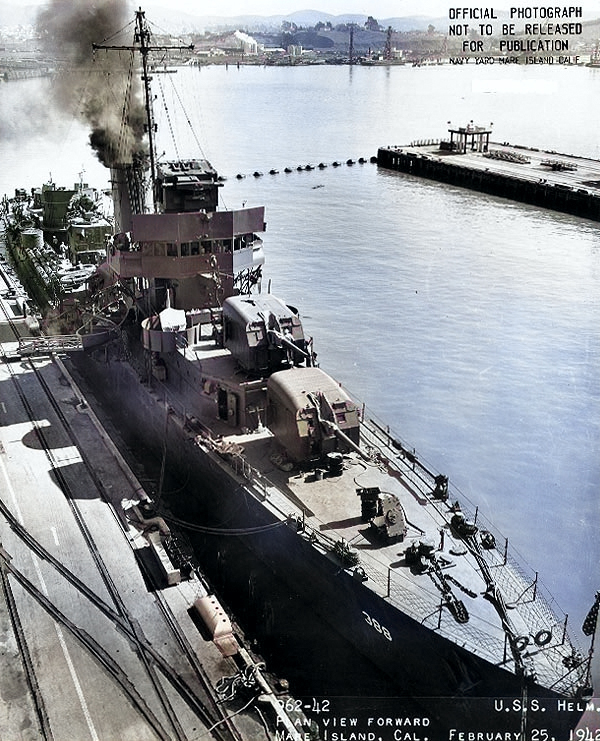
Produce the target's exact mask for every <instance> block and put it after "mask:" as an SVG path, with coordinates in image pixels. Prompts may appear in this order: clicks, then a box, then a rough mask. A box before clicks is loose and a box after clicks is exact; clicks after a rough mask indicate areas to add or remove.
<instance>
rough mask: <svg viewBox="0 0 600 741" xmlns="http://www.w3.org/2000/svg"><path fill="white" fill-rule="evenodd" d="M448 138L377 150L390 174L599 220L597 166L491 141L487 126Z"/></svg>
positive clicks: (469, 127)
mask: <svg viewBox="0 0 600 741" xmlns="http://www.w3.org/2000/svg"><path fill="white" fill-rule="evenodd" d="M448 132H449V134H450V139H445V140H441V141H431V140H426V141H422V142H414V143H411V144H410V145H408V146H388V147H380V148H379V149H378V151H377V164H378V166H379V167H382V168H385V169H388V170H397V171H399V172H405V173H408V174H410V175H417V176H419V177H424V178H429V179H431V180H438V181H440V182H442V183H450V184H452V185H459V186H461V187H463V188H470V189H472V190H478V191H480V192H482V193H489V194H491V195H495V196H501V197H503V198H510V199H512V200H515V201H521V202H523V203H529V204H531V205H533V206H541V207H542V208H548V209H552V210H554V211H562V212H563V213H568V214H572V215H573V216H580V217H583V218H587V219H593V220H594V221H600V161H598V160H594V159H589V158H586V157H576V156H573V155H568V154H560V153H558V152H554V151H544V150H540V149H535V148H532V147H524V146H519V145H510V144H507V143H496V142H492V141H490V136H491V133H492V130H491V126H489V127H486V126H476V125H474V124H473V123H470V124H468V125H467V126H460V127H452V126H450V127H449V129H448Z"/></svg>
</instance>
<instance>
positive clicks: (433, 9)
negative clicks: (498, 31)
mask: <svg viewBox="0 0 600 741" xmlns="http://www.w3.org/2000/svg"><path fill="white" fill-rule="evenodd" d="M0 1H1V0H0ZM65 1H68V0H65ZM71 2H80V0H71ZM28 4H31V5H44V0H28ZM133 4H134V5H135V6H136V7H137V6H139V5H141V7H142V9H144V10H151V9H152V8H153V7H162V8H165V7H166V8H172V9H176V10H181V11H183V12H187V13H191V14H193V15H198V16H209V15H218V16H235V15H248V14H251V15H282V14H288V13H293V12H294V11H296V10H320V11H323V12H325V13H330V14H331V15H342V14H344V13H356V14H359V15H365V16H367V15H372V16H374V17H375V18H377V19H379V18H392V17H401V16H404V15H426V16H432V17H440V16H448V11H449V9H450V8H451V7H477V8H481V7H488V8H494V9H496V10H506V9H508V8H510V7H513V6H515V7H528V6H555V5H559V4H560V5H563V4H564V5H581V7H582V8H583V12H584V15H587V14H588V13H592V14H594V15H596V14H597V15H600V0H580V2H577V3H573V2H569V3H566V2H565V3H562V2H561V3H557V2H555V0H454V1H453V0H200V2H198V0H141V2H140V0H135V2H133Z"/></svg>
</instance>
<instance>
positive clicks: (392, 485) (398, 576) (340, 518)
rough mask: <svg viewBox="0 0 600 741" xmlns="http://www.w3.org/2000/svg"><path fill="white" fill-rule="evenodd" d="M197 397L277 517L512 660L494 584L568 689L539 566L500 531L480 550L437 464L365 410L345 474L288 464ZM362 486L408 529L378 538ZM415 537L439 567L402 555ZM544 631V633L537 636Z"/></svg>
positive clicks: (406, 605) (560, 637)
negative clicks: (460, 525) (530, 567)
mask: <svg viewBox="0 0 600 741" xmlns="http://www.w3.org/2000/svg"><path fill="white" fill-rule="evenodd" d="M181 352H182V353H183V354H184V355H186V356H187V357H188V358H189V359H190V360H192V362H194V363H197V364H198V367H202V369H203V370H202V373H203V377H204V373H206V374H207V375H208V376H210V377H212V378H215V377H216V376H218V375H220V376H221V377H222V378H223V379H224V380H225V381H226V383H227V384H234V383H235V382H236V379H237V381H238V382H239V380H240V369H239V367H237V365H236V363H235V361H234V359H233V358H232V357H228V355H227V353H226V352H223V350H218V349H217V348H215V347H214V346H212V347H211V345H210V343H204V344H203V345H199V346H195V347H192V348H188V349H186V350H182V351H181ZM195 398H196V400H197V405H196V408H195V410H194V413H195V414H196V415H197V417H198V419H199V420H200V421H201V422H202V421H203V422H204V425H205V427H206V428H207V429H210V431H211V435H212V438H213V439H216V440H217V442H218V445H217V449H220V450H222V451H224V450H227V451H228V453H229V455H228V456H226V459H228V460H229V461H230V463H231V465H232V468H233V469H234V471H236V472H237V473H241V472H242V471H244V473H245V474H246V475H245V480H250V481H255V482H257V484H258V490H257V495H258V496H259V497H260V498H261V500H264V499H265V495H266V505H267V506H269V507H271V508H272V510H273V512H274V514H275V515H276V516H277V517H279V518H280V519H286V518H288V517H289V516H290V514H291V515H294V516H296V517H297V518H298V520H299V521H302V522H303V524H304V527H305V534H306V536H307V537H310V538H311V540H312V542H314V543H315V545H316V547H318V548H320V549H322V550H323V552H324V553H326V554H328V556H329V557H331V558H335V557H336V556H335V547H336V543H339V542H340V541H342V542H343V543H344V544H345V545H347V546H348V547H349V548H350V549H351V550H352V551H353V552H355V553H356V554H357V555H358V557H359V559H360V561H359V565H360V568H361V569H362V570H363V571H364V573H365V575H366V577H367V579H366V581H365V587H366V588H368V589H371V590H373V592H375V593H376V594H378V595H379V596H380V597H382V598H384V599H385V600H387V601H389V602H390V603H392V604H395V605H396V606H398V608H399V609H401V610H402V611H403V612H405V613H406V614H408V615H409V616H410V617H412V618H413V619H414V620H415V621H417V622H419V623H422V624H424V625H426V626H428V627H430V628H431V629H432V630H435V631H439V632H440V634H442V635H444V636H446V637H447V638H448V639H449V640H451V641H453V642H455V643H457V644H458V645H461V646H465V647H466V648H467V649H468V650H470V651H471V652H473V653H475V654H477V655H479V656H481V657H482V658H484V659H485V660H487V661H489V662H490V663H492V664H495V665H498V666H503V665H506V666H507V667H509V668H511V667H512V666H513V665H514V658H513V654H512V653H511V648H510V641H509V640H508V638H507V633H506V631H505V630H504V628H503V617H502V616H501V615H500V614H499V610H498V609H497V602H496V603H495V602H494V600H491V599H489V596H490V593H491V594H492V595H493V594H495V593H496V590H498V593H499V594H500V593H501V595H502V597H501V601H502V604H503V605H504V606H505V611H504V618H505V619H506V620H507V621H508V622H509V623H510V625H511V627H512V636H513V638H514V637H519V638H521V639H522V640H524V641H525V640H526V641H527V643H528V646H527V648H526V649H525V650H523V651H522V653H521V657H522V660H523V662H524V663H525V664H528V663H529V664H531V663H533V664H535V672H536V675H537V676H538V678H539V680H540V682H541V683H542V684H546V686H551V685H554V687H555V689H564V690H565V691H566V692H567V693H568V691H569V689H570V683H571V682H572V681H573V680H574V677H573V676H571V677H567V678H566V679H565V683H564V684H565V686H564V687H562V686H561V681H560V680H559V682H558V684H556V682H557V678H558V677H560V676H561V675H563V674H565V673H566V672H565V671H564V666H563V665H562V661H563V659H564V657H565V656H568V655H570V653H571V650H572V648H571V646H570V644H569V642H568V641H566V642H564V633H565V631H564V626H563V624H562V623H561V622H559V621H558V619H557V618H556V617H555V615H554V614H553V612H552V611H551V610H550V608H549V607H548V604H547V603H546V601H545V600H543V599H541V598H540V593H539V590H538V585H537V583H536V581H535V575H534V574H531V575H529V576H527V575H525V574H524V573H523V572H521V570H520V569H519V568H518V566H517V565H516V564H515V562H513V561H512V560H511V559H510V558H507V554H506V553H505V550H504V546H505V540H504V539H503V538H502V537H501V536H500V535H499V534H497V533H494V535H495V537H496V547H495V548H491V549H485V548H483V547H480V546H477V547H476V552H475V553H474V552H473V549H472V548H469V547H467V545H466V544H465V541H464V540H463V539H462V538H461V537H460V536H459V534H458V533H456V532H455V530H454V528H453V527H451V526H450V520H451V518H452V516H453V514H455V510H454V508H453V502H455V501H456V500H457V499H460V497H459V496H458V495H457V494H456V493H453V492H452V491H451V492H450V498H449V499H448V501H446V502H444V501H441V500H436V499H435V498H434V497H432V496H431V494H432V491H433V488H434V474H432V473H430V472H428V471H427V469H425V468H424V467H421V466H420V464H419V463H418V461H416V459H414V458H413V456H411V455H409V456H406V455H404V454H403V453H402V452H399V451H398V449H397V447H395V446H394V442H395V441H393V440H392V439H391V438H389V437H388V436H387V433H385V432H384V431H383V430H382V429H381V428H379V427H378V426H377V425H376V424H374V423H371V422H370V421H368V420H363V423H362V425H361V438H362V439H361V448H362V450H363V453H364V454H363V455H360V454H359V453H358V452H356V451H352V452H349V453H345V454H344V458H343V470H342V472H341V475H332V474H331V473H330V472H329V471H328V470H327V469H326V468H322V467H320V466H322V463H319V462H315V463H314V464H313V465H311V466H308V465H307V466H302V467H298V466H296V467H294V468H293V469H292V470H290V471H287V470H282V468H281V467H280V465H279V464H280V461H279V460H278V459H277V453H280V452H281V451H280V450H279V449H278V447H277V444H276V441H275V439H274V437H273V436H272V434H271V433H270V432H269V430H268V429H267V428H266V427H263V426H261V427H260V428H259V429H256V430H254V431H248V430H240V429H236V428H234V427H232V426H231V425H230V424H228V423H227V422H226V421H224V420H220V419H218V415H217V407H216V401H215V399H214V397H212V396H210V395H208V394H203V393H197V394H196V395H195ZM188 402H189V396H188ZM404 452H406V451H404ZM248 473H250V474H251V475H250V476H248ZM363 487H364V488H369V487H378V488H379V489H380V491H381V492H382V493H390V494H393V495H394V496H395V497H396V498H397V499H398V500H399V501H400V502H401V504H402V509H403V511H404V516H405V519H406V522H407V524H408V527H407V532H406V535H405V537H404V538H403V539H395V540H390V541H386V540H382V539H380V538H378V537H377V535H376V533H375V531H374V529H373V528H372V527H371V526H370V524H369V523H368V522H365V521H364V520H363V518H362V515H361V499H360V496H358V494H357V489H359V488H363ZM467 506H468V505H467ZM461 507H462V510H463V513H464V514H465V516H466V517H467V519H469V520H471V521H472V520H473V519H474V518H473V515H472V513H469V512H468V510H467V509H465V506H464V503H462V502H461ZM477 524H478V526H479V528H480V531H482V530H491V529H492V528H491V526H489V525H487V524H485V525H484V524H483V523H482V522H481V521H480V522H477ZM478 537H479V536H478ZM419 541H429V542H430V543H431V544H432V546H433V549H434V553H435V562H436V563H437V565H438V566H439V569H438V568H436V567H429V568H427V569H426V570H424V571H423V572H422V573H418V572H417V571H416V570H415V569H413V568H412V567H411V566H410V565H408V564H407V563H406V559H405V551H406V550H407V548H409V547H410V546H411V544H413V543H415V542H416V543H418V542H419ZM444 590H449V592H448V591H446V592H444ZM486 593H487V596H484V595H486ZM449 594H450V595H451V597H452V599H454V600H456V601H457V602H458V601H460V602H462V603H463V604H464V606H465V608H466V610H467V612H468V615H469V619H468V622H464V623H463V622H459V621H458V620H457V619H456V617H455V616H454V615H453V614H452V612H451V610H449V609H447V598H448V595H449ZM540 631H542V633H541V635H542V637H543V639H544V641H547V642H544V643H542V642H541V641H538V642H536V641H534V637H535V636H537V635H540ZM544 631H547V633H544Z"/></svg>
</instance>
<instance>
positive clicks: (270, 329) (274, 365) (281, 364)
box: [223, 294, 311, 377]
mask: <svg viewBox="0 0 600 741" xmlns="http://www.w3.org/2000/svg"><path fill="white" fill-rule="evenodd" d="M223 329H224V345H225V347H226V348H227V349H228V350H229V351H230V352H231V354H232V355H233V356H234V357H235V359H236V360H237V362H238V363H239V365H241V366H242V368H243V369H244V370H245V371H246V372H247V373H249V374H251V375H255V376H258V377H266V376H268V375H270V374H271V373H272V372H274V371H277V370H280V369H281V368H286V367H291V366H294V365H299V364H301V363H303V362H306V363H307V364H309V363H310V359H311V358H310V355H309V353H308V352H307V344H308V343H307V342H306V340H305V339H304V331H303V329H302V324H301V322H300V318H299V317H298V315H297V313H295V312H294V311H293V310H292V309H291V308H290V307H289V306H286V305H285V304H284V303H283V301H281V300H280V299H278V298H277V297H276V296H273V295H272V294H258V295H256V296H251V297H250V296H231V297H229V298H228V299H227V300H226V301H225V302H224V304H223Z"/></svg>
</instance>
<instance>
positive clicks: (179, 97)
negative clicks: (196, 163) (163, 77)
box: [171, 81, 206, 159]
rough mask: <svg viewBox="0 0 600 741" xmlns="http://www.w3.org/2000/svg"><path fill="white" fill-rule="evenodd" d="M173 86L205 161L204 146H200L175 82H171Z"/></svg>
mask: <svg viewBox="0 0 600 741" xmlns="http://www.w3.org/2000/svg"><path fill="white" fill-rule="evenodd" d="M171 86H172V88H173V92H174V93H175V97H176V98H177V101H178V103H179V105H180V106H181V110H182V111H183V115H184V116H185V120H186V122H187V124H188V126H189V127H190V131H191V132H192V136H193V137H194V141H195V142H196V146H197V147H198V150H199V151H200V153H201V154H202V157H203V158H204V159H206V154H205V153H204V150H203V149H202V145H201V144H200V140H199V139H198V137H197V136H196V132H195V130H194V126H193V124H192V122H191V120H190V117H189V116H188V113H187V111H186V109H185V106H184V105H183V101H182V100H181V96H180V95H179V92H178V90H177V88H176V86H175V85H174V84H173V81H171Z"/></svg>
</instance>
